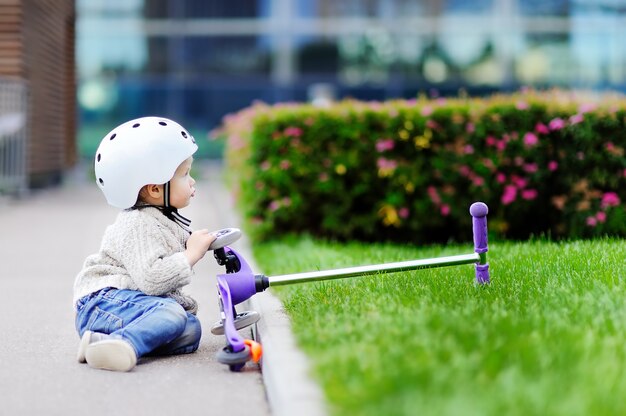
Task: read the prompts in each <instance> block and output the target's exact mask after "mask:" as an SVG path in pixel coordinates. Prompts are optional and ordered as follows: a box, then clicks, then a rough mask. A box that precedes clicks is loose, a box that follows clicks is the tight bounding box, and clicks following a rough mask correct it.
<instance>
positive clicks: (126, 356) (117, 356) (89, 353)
mask: <svg viewBox="0 0 626 416" xmlns="http://www.w3.org/2000/svg"><path fill="white" fill-rule="evenodd" d="M85 359H86V360H87V364H89V366H90V367H92V368H99V369H102V370H111V371H130V370H132V369H133V368H134V367H135V365H136V364H137V354H136V353H135V349H134V348H133V346H132V345H130V344H129V343H128V342H127V341H124V340H123V339H119V338H107V339H104V340H102V341H96V342H92V343H91V344H89V345H88V346H87V350H86V351H85Z"/></svg>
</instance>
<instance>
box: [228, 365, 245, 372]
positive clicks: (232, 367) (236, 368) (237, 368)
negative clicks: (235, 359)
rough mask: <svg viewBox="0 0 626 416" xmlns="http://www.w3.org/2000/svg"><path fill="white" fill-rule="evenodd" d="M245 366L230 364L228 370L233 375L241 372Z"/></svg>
mask: <svg viewBox="0 0 626 416" xmlns="http://www.w3.org/2000/svg"><path fill="white" fill-rule="evenodd" d="M244 366H245V364H231V365H229V366H228V368H229V369H230V371H232V372H233V373H238V372H240V371H241V370H243V367H244Z"/></svg>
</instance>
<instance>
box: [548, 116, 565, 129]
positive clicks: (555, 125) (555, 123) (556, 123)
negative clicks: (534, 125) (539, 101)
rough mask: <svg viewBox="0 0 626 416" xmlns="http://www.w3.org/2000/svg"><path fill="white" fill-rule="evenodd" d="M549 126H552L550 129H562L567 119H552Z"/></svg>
mask: <svg viewBox="0 0 626 416" xmlns="http://www.w3.org/2000/svg"><path fill="white" fill-rule="evenodd" d="M548 127H549V128H550V130H561V129H562V128H563V127H565V121H563V119H562V118H558V117H557V118H554V119H552V120H550V124H549V125H548Z"/></svg>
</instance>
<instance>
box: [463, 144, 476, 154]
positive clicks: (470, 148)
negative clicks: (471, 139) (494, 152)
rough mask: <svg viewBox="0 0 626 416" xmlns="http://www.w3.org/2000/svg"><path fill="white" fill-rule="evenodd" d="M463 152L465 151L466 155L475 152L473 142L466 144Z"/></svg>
mask: <svg viewBox="0 0 626 416" xmlns="http://www.w3.org/2000/svg"><path fill="white" fill-rule="evenodd" d="M463 152H464V153H465V154H466V155H471V154H473V153H474V146H472V145H471V144H468V145H466V146H465V147H464V148H463Z"/></svg>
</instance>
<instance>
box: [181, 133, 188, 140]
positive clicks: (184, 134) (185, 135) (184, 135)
mask: <svg viewBox="0 0 626 416" xmlns="http://www.w3.org/2000/svg"><path fill="white" fill-rule="evenodd" d="M180 134H182V135H183V137H184V138H185V139H186V138H187V133H185V132H184V131H181V132H180Z"/></svg>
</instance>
